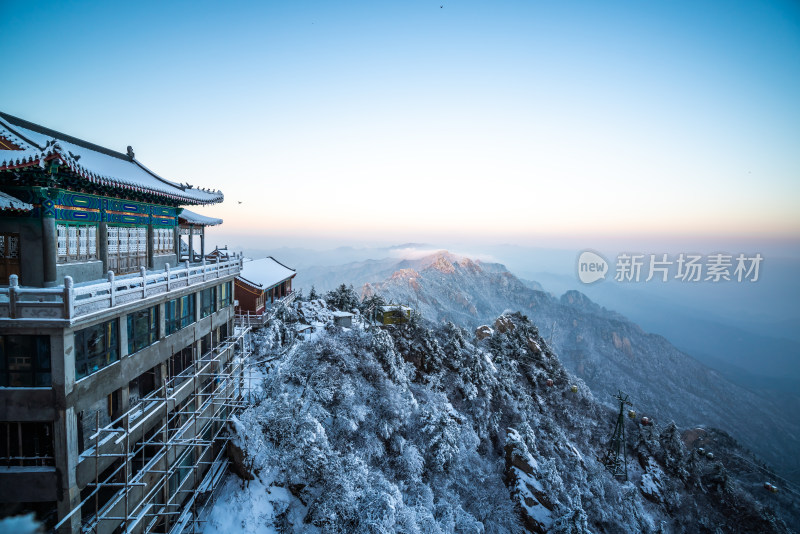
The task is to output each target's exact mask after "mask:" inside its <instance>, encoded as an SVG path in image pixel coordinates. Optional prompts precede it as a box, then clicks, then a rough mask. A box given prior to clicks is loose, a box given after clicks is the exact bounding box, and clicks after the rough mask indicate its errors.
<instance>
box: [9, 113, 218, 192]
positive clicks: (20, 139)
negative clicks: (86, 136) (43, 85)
mask: <svg viewBox="0 0 800 534" xmlns="http://www.w3.org/2000/svg"><path fill="white" fill-rule="evenodd" d="M0 136H2V137H4V138H6V139H7V140H8V141H10V142H11V143H13V144H14V145H17V146H18V147H20V149H21V150H0V171H3V170H7V169H14V168H19V167H31V166H34V165H39V166H40V167H42V168H44V167H45V162H46V161H50V160H54V159H58V160H59V163H60V164H62V165H64V166H66V167H67V168H68V169H69V170H70V171H72V172H73V173H74V174H76V175H78V176H80V177H82V178H84V179H86V180H88V181H90V182H93V183H97V184H102V185H108V186H112V187H118V188H120V189H127V190H131V191H140V192H146V193H151V194H155V195H158V196H162V197H166V198H169V199H171V200H173V201H177V202H179V203H182V204H213V203H216V202H222V200H223V198H224V196H223V194H222V192H221V191H211V190H206V189H201V188H196V187H194V186H191V185H189V184H179V183H175V182H171V181H169V180H166V179H164V178H162V177H160V176H158V175H157V174H156V173H154V172H152V171H151V170H149V169H148V168H147V167H145V166H144V165H142V164H141V163H140V162H139V161H138V160H137V159H136V158H135V157H134V156H133V151H132V150H130V151H129V153H128V154H123V153H121V152H116V151H114V150H110V149H108V148H104V147H101V146H99V145H95V144H92V143H88V142H86V141H83V140H81V139H77V138H75V137H72V136H70V135H66V134H62V133H60V132H57V131H55V130H51V129H49V128H45V127H43V126H39V125H38V124H34V123H32V122H28V121H26V120H23V119H20V118H17V117H14V116H12V115H8V114H7V113H3V112H0Z"/></svg>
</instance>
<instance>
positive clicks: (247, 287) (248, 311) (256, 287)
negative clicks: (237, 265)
mask: <svg viewBox="0 0 800 534" xmlns="http://www.w3.org/2000/svg"><path fill="white" fill-rule="evenodd" d="M296 274H297V272H296V271H295V270H294V269H291V268H289V267H287V266H285V265H284V264H282V263H281V262H279V261H278V260H276V259H275V258H273V257H272V256H267V257H266V258H262V259H258V260H248V259H245V260H244V261H243V262H242V270H241V272H240V273H239V275H238V276H237V277H236V280H235V285H236V298H237V300H238V302H239V307H238V308H237V313H238V314H240V315H254V316H258V317H262V316H263V314H264V311H265V310H266V309H267V307H268V306H269V305H270V304H272V303H273V302H275V300H278V299H282V298H285V297H286V296H288V295H290V294H291V292H292V279H293V278H294V277H295V275H296Z"/></svg>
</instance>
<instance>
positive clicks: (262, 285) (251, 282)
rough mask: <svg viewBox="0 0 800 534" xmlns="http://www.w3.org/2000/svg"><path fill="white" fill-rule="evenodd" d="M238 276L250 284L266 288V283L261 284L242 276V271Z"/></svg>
mask: <svg viewBox="0 0 800 534" xmlns="http://www.w3.org/2000/svg"><path fill="white" fill-rule="evenodd" d="M236 278H238V279H239V280H242V281H243V282H247V283H248V284H250V285H251V286H253V287H260V288H261V289H264V284H259V283H258V282H253V281H252V280H249V279H247V278H245V277H244V276H242V275H241V273H239V274H237V275H236Z"/></svg>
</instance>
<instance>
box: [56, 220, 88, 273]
mask: <svg viewBox="0 0 800 534" xmlns="http://www.w3.org/2000/svg"><path fill="white" fill-rule="evenodd" d="M56 232H57V236H58V238H57V244H58V261H59V263H67V262H70V261H83V260H93V259H97V227H96V226H94V225H88V224H72V223H60V224H58V225H56Z"/></svg>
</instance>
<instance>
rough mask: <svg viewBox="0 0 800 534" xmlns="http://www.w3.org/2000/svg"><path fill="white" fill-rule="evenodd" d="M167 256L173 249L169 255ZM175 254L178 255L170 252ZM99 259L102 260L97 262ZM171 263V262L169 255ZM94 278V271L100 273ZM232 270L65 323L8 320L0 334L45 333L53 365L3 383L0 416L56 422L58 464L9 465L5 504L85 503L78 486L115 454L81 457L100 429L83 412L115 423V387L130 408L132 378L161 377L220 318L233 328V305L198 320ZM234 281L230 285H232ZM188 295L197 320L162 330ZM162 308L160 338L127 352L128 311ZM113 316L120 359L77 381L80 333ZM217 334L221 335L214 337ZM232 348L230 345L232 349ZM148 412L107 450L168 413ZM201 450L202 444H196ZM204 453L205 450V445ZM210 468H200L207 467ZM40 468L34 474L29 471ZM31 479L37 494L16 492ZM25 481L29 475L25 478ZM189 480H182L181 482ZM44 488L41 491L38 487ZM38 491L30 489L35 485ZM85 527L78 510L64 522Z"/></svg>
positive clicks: (3, 474)
mask: <svg viewBox="0 0 800 534" xmlns="http://www.w3.org/2000/svg"><path fill="white" fill-rule="evenodd" d="M167 257H170V256H167ZM171 257H172V258H173V259H174V256H171ZM96 263H98V264H99V263H100V262H96ZM165 263H166V262H165ZM95 278H97V277H95ZM233 279H234V277H233V276H229V277H226V278H222V279H215V280H209V281H208V282H205V283H202V284H197V285H195V286H193V287H190V288H180V289H178V290H173V291H170V292H169V293H166V294H160V295H156V296H153V297H149V298H146V299H141V300H139V301H136V302H133V303H130V304H126V305H123V306H117V307H114V308H109V309H107V310H102V311H100V312H97V313H94V314H91V315H88V316H86V317H81V318H79V319H78V320H75V321H74V322H73V324H71V325H68V326H66V327H59V326H58V323H57V322H56V323H54V322H53V321H50V322H42V323H41V324H42V326H39V327H36V326H34V325H31V324H30V322H29V323H26V324H25V325H24V326H23V325H22V324H21V323H20V322H18V321H17V322H8V323H7V324H8V325H9V326H13V327H12V328H6V327H4V329H3V333H12V332H11V330H13V333H16V334H23V335H47V336H49V338H50V347H51V370H52V381H53V383H52V387H50V388H0V408H2V411H0V420H4V421H37V422H52V424H53V439H54V444H53V445H54V451H55V456H56V459H55V466H52V467H41V468H37V469H36V470H33V471H32V470H31V469H27V470H25V469H24V468H22V467H20V468H19V469H15V470H8V469H4V470H2V471H0V503H2V502H20V501H21V500H22V499H24V500H25V502H32V501H35V500H39V501H48V502H49V501H57V508H58V514H59V517H63V516H64V515H66V514H67V513H69V511H70V510H72V509H73V508H75V507H76V506H78V504H79V503H80V500H81V498H80V495H81V490H82V489H83V488H84V487H85V486H86V485H87V484H88V483H89V482H92V481H94V478H95V476H96V472H97V470H98V469H99V470H100V471H102V470H104V469H105V468H107V467H108V466H109V465H111V464H112V463H113V462H114V461H115V460H114V457H111V456H109V457H102V458H101V459H100V460H99V461H97V462H96V461H95V460H94V459H91V458H85V459H81V458H80V456H79V454H80V449H81V448H82V447H81V443H82V442H81V443H79V439H84V440H85V439H86V437H87V436H86V434H87V433H89V432H93V430H94V429H95V428H96V419H95V420H93V421H87V420H85V418H84V419H83V420H82V421H81V420H80V418H81V415H88V414H92V413H94V412H99V413H101V414H104V415H103V417H102V418H101V422H100V424H101V426H104V425H107V424H108V423H110V415H109V414H108V410H107V399H108V397H109V395H111V394H112V393H115V392H118V397H117V398H118V400H119V403H120V410H121V411H123V412H124V411H125V410H128V409H129V408H130V406H128V395H129V390H128V388H129V385H130V383H131V381H132V380H134V379H136V378H137V377H139V376H140V375H142V374H143V373H145V372H147V371H149V370H151V369H153V368H156V369H159V370H160V376H161V377H162V380H163V379H164V377H166V372H167V367H166V363H167V362H168V361H169V359H170V358H171V357H172V355H173V354H175V353H176V352H178V351H180V350H181V349H183V348H185V347H189V346H195V347H197V348H198V349H199V347H200V340H201V339H202V338H203V337H204V336H207V335H208V334H210V333H212V332H215V331H216V330H217V329H218V328H220V327H221V326H223V325H226V326H227V327H228V331H229V332H232V330H233V328H232V327H233V318H234V309H233V305H232V304H231V305H229V306H227V307H225V308H223V309H218V311H216V312H215V313H213V314H211V315H210V316H208V317H205V318H202V319H199V310H200V302H199V297H198V296H199V293H200V291H202V290H203V289H205V288H207V287H212V286H219V285H220V284H223V283H228V282H233ZM232 285H233V284H232ZM187 294H194V295H196V297H195V298H196V302H195V310H196V314H197V316H196V317H195V319H196V320H195V322H194V323H192V324H190V325H188V326H187V327H185V328H183V329H181V330H179V331H177V332H175V333H173V334H171V335H169V336H165V315H164V311H165V303H166V302H167V301H169V300H172V299H176V298H179V297H182V296H184V295H187ZM219 297H220V291H219V290H218V291H217V308H219V305H220V302H219ZM152 306H156V307H158V310H159V321H158V340H157V341H156V342H154V343H153V344H151V345H149V346H147V347H145V348H143V349H142V350H139V351H137V352H135V353H133V354H128V347H127V316H128V314H129V313H132V312H135V311H137V310H141V309H145V308H149V307H152ZM109 320H114V321H118V325H119V344H120V346H119V360H118V361H116V362H113V363H111V364H110V365H108V366H106V367H104V368H102V369H100V370H98V371H97V372H94V373H92V374H91V375H89V376H86V377H84V378H82V379H80V380H77V381H76V380H75V352H76V350H75V346H74V339H75V332H77V331H79V330H81V329H83V328H87V327H89V326H92V325H95V324H98V323H103V322H106V321H109ZM215 337H217V336H215ZM230 350H233V349H232V348H231V349H230ZM229 357H230V356H229V354H227V353H226V354H224V355H222V356H221V358H222V359H223V361H226V360H227V359H228V358H229ZM206 365H207V368H206V372H208V373H211V372H213V370H214V369H213V366H212V365H211V364H206ZM195 385H196V384H192V383H191V382H188V383H184V384H181V386H180V387H179V388H177V389H176V390H175V391H173V393H172V395H173V396H174V399H175V400H174V404H173V406H174V405H175V404H179V403H180V402H183V401H184V400H185V399H187V398H189V397H192V396H194V395H195V394H196V392H195V390H194V386H195ZM142 417H143V418H142V419H140V420H137V421H136V425H135V430H132V431H131V433H130V435H129V436H128V439H127V441H122V442H120V441H119V440H113V439H112V440H111V441H110V442H108V443H106V444H104V447H106V448H104V449H103V454H106V453H109V454H122V453H124V452H125V451H124V444H125V443H128V442H130V443H133V442H135V441H136V440H139V439H141V438H142V436H143V435H144V434H145V433H146V432H148V431H150V430H151V429H153V428H155V427H157V426H158V425H164V424H165V419H164V417H165V414H164V413H163V412H162V411H158V412H157V413H155V412H154V413H151V414H143V416H142ZM198 450H200V449H198ZM176 453H179V450H177V449H175V450H172V452H171V453H170V456H171V457H172V458H173V459H174V457H175V454H176ZM201 453H202V454H204V455H207V454H209V453H208V452H202V451H201ZM171 461H173V460H171V459H170V458H169V457H166V458H164V459H163V460H162V462H165V464H164V465H165V466H166V465H169V463H170V462H171ZM204 470H205V468H203V471H204ZM34 472H35V473H36V474H35V476H34V475H31V473H34ZM22 479H24V480H26V481H28V480H29V481H30V484H31V486H30V487H31V488H34V489H36V492H35V493H36V495H38V497H37V498H36V499H32V498H31V495H29V493H30V492H27V493H26V492H14V491H13V490H12V488H13V487H14V481H17V482H18V481H20V480H22ZM27 483H28V482H26V484H27ZM186 483H187V482H186V481H184V483H183V484H186ZM39 490H40V491H39ZM32 491H33V490H32ZM79 527H80V514H79V513H78V514H75V515H74V517H73V518H72V520H71V521H70V522H68V524H67V525H66V531H73V532H74V531H76V530H77V529H79ZM100 530H101V531H106V530H108V531H111V530H113V525H111V523H108V522H107V523H106V524H104V526H103V528H102V529H100Z"/></svg>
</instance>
